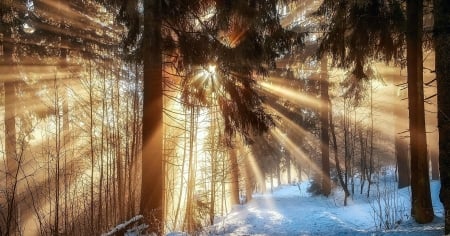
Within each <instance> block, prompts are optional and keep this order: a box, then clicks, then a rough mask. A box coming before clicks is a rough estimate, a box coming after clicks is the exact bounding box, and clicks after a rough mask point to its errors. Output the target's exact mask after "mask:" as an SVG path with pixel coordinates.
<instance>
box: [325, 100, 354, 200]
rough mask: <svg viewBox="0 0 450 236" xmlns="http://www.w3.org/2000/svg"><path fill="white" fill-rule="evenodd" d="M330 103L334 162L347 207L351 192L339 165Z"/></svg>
mask: <svg viewBox="0 0 450 236" xmlns="http://www.w3.org/2000/svg"><path fill="white" fill-rule="evenodd" d="M328 102H329V108H330V114H329V115H330V119H329V120H330V130H331V137H332V138H333V149H334V161H335V163H336V172H337V177H338V180H339V183H340V184H341V186H342V189H343V190H344V194H345V195H344V205H345V206H346V205H347V198H348V197H349V196H350V192H349V191H348V187H347V184H346V183H345V181H344V177H343V176H342V169H341V166H340V163H339V157H338V146H337V140H336V132H335V130H334V123H333V112H332V106H331V101H330V100H328Z"/></svg>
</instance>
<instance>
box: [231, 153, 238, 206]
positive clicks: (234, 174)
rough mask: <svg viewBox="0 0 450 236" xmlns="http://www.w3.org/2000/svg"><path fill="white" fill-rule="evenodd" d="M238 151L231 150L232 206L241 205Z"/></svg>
mask: <svg viewBox="0 0 450 236" xmlns="http://www.w3.org/2000/svg"><path fill="white" fill-rule="evenodd" d="M236 152H237V151H236V149H235V148H233V149H230V153H229V158H230V167H231V170H230V171H231V173H230V174H231V197H230V199H231V204H232V205H235V204H239V165H238V161H237V153H236Z"/></svg>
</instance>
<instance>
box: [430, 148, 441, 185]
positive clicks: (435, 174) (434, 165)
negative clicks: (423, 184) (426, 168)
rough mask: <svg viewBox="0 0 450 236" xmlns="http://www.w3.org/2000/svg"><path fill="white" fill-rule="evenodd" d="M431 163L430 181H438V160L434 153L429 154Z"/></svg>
mask: <svg viewBox="0 0 450 236" xmlns="http://www.w3.org/2000/svg"><path fill="white" fill-rule="evenodd" d="M428 154H429V157H430V162H431V179H432V180H439V158H438V155H436V153H434V152H429V153H428Z"/></svg>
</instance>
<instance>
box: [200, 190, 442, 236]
mask: <svg viewBox="0 0 450 236" xmlns="http://www.w3.org/2000/svg"><path fill="white" fill-rule="evenodd" d="M308 184H309V182H303V183H301V184H300V185H285V186H280V187H278V188H276V189H275V190H274V192H273V193H268V194H255V195H254V196H253V200H252V201H250V202H249V203H247V204H245V205H237V206H234V208H233V210H232V212H230V213H229V214H228V215H227V216H225V217H224V218H222V219H221V220H220V221H218V222H216V224H215V225H213V226H211V227H209V228H208V229H207V230H206V231H205V232H204V233H205V234H208V235H367V234H370V235H405V234H407V235H442V234H443V207H442V204H441V202H440V201H439V188H440V184H439V182H438V181H432V182H431V190H432V200H433V208H434V212H435V215H436V217H435V219H434V221H433V222H432V223H430V224H426V225H419V224H417V223H415V222H414V221H413V220H412V219H411V217H410V216H409V212H410V205H409V201H410V200H409V198H410V189H409V188H403V189H400V190H397V189H396V188H394V187H392V186H391V187H392V188H391V187H389V186H390V185H383V184H380V185H379V187H378V189H375V186H372V187H373V188H374V191H384V190H387V191H391V190H390V189H392V191H396V192H394V193H395V194H396V195H397V196H398V198H397V200H398V201H399V202H400V203H401V205H402V212H403V213H402V214H405V215H404V220H403V221H401V222H399V225H398V227H396V228H395V229H391V230H380V229H378V228H377V227H376V226H375V223H374V218H373V215H374V214H373V204H374V203H376V202H374V201H376V200H375V199H376V198H375V197H370V198H366V195H365V193H364V194H362V195H361V194H359V193H355V195H354V196H353V197H350V198H349V199H348V205H347V206H343V193H342V191H341V190H339V189H337V190H335V191H334V192H333V194H332V195H331V196H330V197H328V198H325V197H321V196H310V194H309V193H307V192H306V189H307V187H308ZM299 187H300V188H299ZM372 195H373V194H372ZM371 204H372V205H371Z"/></svg>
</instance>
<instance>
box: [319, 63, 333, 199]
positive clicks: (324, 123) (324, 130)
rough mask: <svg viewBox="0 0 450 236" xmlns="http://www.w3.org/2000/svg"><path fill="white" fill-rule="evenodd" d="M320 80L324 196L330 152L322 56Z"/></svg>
mask: <svg viewBox="0 0 450 236" xmlns="http://www.w3.org/2000/svg"><path fill="white" fill-rule="evenodd" d="M320 70H321V80H320V98H321V105H320V141H321V151H322V175H321V176H322V189H321V192H322V194H323V195H324V196H328V195H330V193H331V179H330V150H329V142H330V141H329V139H330V137H329V134H328V112H329V107H328V99H329V96H328V72H327V56H326V55H323V57H322V60H321V66H320Z"/></svg>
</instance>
